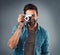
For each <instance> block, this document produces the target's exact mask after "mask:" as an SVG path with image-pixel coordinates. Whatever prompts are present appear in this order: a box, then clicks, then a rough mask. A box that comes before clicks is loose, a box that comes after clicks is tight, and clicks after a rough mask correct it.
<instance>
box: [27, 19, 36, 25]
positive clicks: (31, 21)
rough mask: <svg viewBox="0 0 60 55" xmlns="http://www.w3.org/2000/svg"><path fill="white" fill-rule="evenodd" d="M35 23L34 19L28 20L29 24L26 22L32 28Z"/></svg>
mask: <svg viewBox="0 0 60 55" xmlns="http://www.w3.org/2000/svg"><path fill="white" fill-rule="evenodd" d="M35 23H36V20H35V19H30V20H29V22H28V24H29V25H30V26H34V25H35Z"/></svg>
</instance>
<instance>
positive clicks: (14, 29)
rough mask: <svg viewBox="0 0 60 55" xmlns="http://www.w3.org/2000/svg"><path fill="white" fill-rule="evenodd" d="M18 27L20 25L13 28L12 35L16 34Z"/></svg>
mask: <svg viewBox="0 0 60 55" xmlns="http://www.w3.org/2000/svg"><path fill="white" fill-rule="evenodd" d="M17 27H18V24H16V25H15V26H14V27H13V29H12V32H11V35H13V34H14V33H15V31H16V29H17Z"/></svg>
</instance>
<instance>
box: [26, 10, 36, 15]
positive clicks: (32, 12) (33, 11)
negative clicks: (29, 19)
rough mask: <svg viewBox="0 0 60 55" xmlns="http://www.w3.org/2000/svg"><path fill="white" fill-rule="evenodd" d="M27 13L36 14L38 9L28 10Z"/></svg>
mask: <svg viewBox="0 0 60 55" xmlns="http://www.w3.org/2000/svg"><path fill="white" fill-rule="evenodd" d="M26 14H36V10H27V11H26Z"/></svg>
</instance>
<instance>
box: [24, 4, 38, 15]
mask: <svg viewBox="0 0 60 55" xmlns="http://www.w3.org/2000/svg"><path fill="white" fill-rule="evenodd" d="M29 9H30V10H36V13H37V14H38V10H37V7H36V6H35V5H34V4H27V5H25V7H24V14H26V11H27V10H29Z"/></svg>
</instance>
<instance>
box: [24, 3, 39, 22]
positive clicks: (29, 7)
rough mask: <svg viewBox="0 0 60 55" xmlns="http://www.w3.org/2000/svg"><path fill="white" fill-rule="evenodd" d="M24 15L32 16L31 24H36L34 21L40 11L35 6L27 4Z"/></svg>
mask: <svg viewBox="0 0 60 55" xmlns="http://www.w3.org/2000/svg"><path fill="white" fill-rule="evenodd" d="M24 14H27V15H32V19H31V22H32V23H34V21H36V20H37V18H38V10H37V7H36V6H35V5H34V4H27V5H25V7H24Z"/></svg>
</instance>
